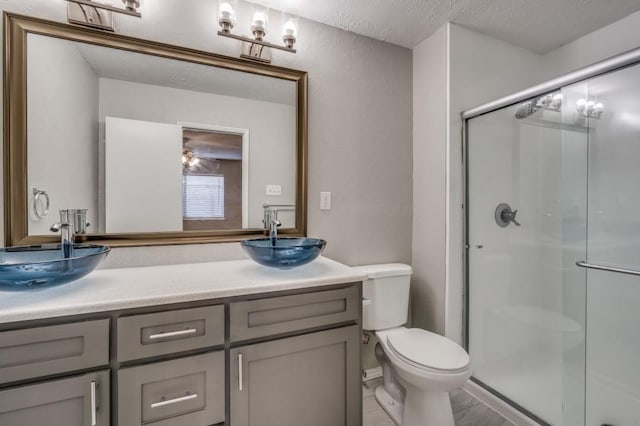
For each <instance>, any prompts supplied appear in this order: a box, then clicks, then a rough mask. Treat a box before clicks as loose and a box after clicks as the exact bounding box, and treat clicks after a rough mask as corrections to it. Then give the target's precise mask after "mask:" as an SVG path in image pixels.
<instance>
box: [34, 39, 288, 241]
mask: <svg viewBox="0 0 640 426" xmlns="http://www.w3.org/2000/svg"><path fill="white" fill-rule="evenodd" d="M28 52H29V59H28V60H29V67H28V88H27V95H28V104H29V110H28V119H27V124H28V135H29V136H28V137H29V141H28V147H29V148H28V149H29V154H28V155H29V157H28V173H29V175H28V181H29V182H28V184H29V187H31V186H32V185H36V186H38V187H39V188H42V189H43V190H46V191H47V193H48V194H49V196H50V198H51V212H50V214H49V215H48V216H47V217H46V218H45V219H43V220H38V219H37V218H36V217H34V216H33V214H32V215H30V216H31V217H30V222H29V234H30V235H42V234H47V233H48V232H49V231H48V229H49V227H50V226H51V224H53V223H54V222H55V221H57V217H56V216H57V209H59V208H88V209H89V221H90V222H91V223H92V227H91V228H90V231H91V232H98V233H102V232H105V224H106V221H105V211H108V210H113V209H112V208H111V206H109V205H108V203H109V200H108V198H105V186H104V185H105V170H108V169H109V167H115V168H116V169H117V168H118V165H109V164H107V165H105V164H104V159H105V158H106V157H105V155H104V154H105V151H104V143H105V117H114V118H126V119H131V120H138V121H144V122H150V123H159V124H166V125H174V126H175V125H178V123H181V122H190V123H198V124H200V125H203V126H205V127H206V126H213V127H216V126H217V127H226V128H229V127H230V128H241V129H246V130H248V131H249V134H250V139H249V146H250V149H249V150H248V151H249V159H248V164H249V165H250V166H249V167H250V169H249V173H248V175H249V182H248V184H247V186H248V194H247V198H248V208H247V210H248V219H247V221H245V223H246V222H248V227H249V228H262V226H263V225H262V217H263V211H262V204H263V203H271V204H285V205H295V198H296V183H295V181H296V168H295V163H296V146H295V139H296V88H295V83H293V82H291V81H286V80H280V79H276V78H268V77H264V76H257V75H253V74H248V73H241V72H236V71H230V70H224V69H217V68H212V67H208V66H204V65H200V64H193V63H187V62H182V61H175V60H168V59H166V58H159V57H153V56H149V55H143V54H138V53H133V52H127V51H120V50H117V49H110V48H105V47H100V46H93V45H86V44H82V43H76V42H71V41H67V40H62V39H56V38H51V37H45V36H40V35H34V34H29V38H28ZM60 58H64V60H62V61H61V60H60ZM122 64H126V67H123V66H122ZM220 93H222V94H220ZM230 93H236V96H229V94H230ZM85 94H89V95H85ZM138 154H139V155H140V157H139V158H137V160H136V161H137V164H138V169H137V170H136V172H137V173H147V172H148V171H149V170H155V169H157V167H154V166H153V165H152V163H153V162H154V159H155V158H156V157H157V153H156V152H154V149H153V147H149V148H148V150H147V152H146V153H143V152H142V151H140V153H138ZM58 157H60V158H58ZM179 157H180V155H179V156H178V158H179ZM273 184H275V185H280V187H281V188H282V194H281V195H280V196H267V195H266V186H267V185H273ZM132 197H133V198H131V200H130V201H131V202H133V201H134V199H135V195H133V196H132ZM142 200H143V198H140V199H139V201H140V202H138V203H133V204H131V203H125V204H128V208H129V209H134V208H136V206H138V207H140V208H142V209H145V207H144V206H143V204H144V203H143V202H142ZM105 201H106V205H105ZM31 202H32V199H31V198H30V200H29V203H31ZM156 207H158V206H156ZM180 208H181V206H180ZM170 210H176V206H167V208H166V209H165V210H164V211H165V212H168V211H170ZM145 211H146V210H145ZM124 215H130V216H131V217H133V216H136V214H133V213H132V212H131V211H129V212H128V213H122V214H120V216H121V217H123V216H124ZM137 216H141V217H142V216H144V213H141V214H139V215H137ZM280 219H281V221H282V223H283V227H293V226H294V225H295V215H294V212H293V211H290V212H286V211H283V212H282V213H281V218H280ZM122 225H123V224H121V225H119V226H118V227H116V228H113V227H112V228H111V230H110V229H106V232H137V231H139V230H140V229H139V227H137V226H133V227H132V228H131V229H130V230H128V231H127V229H126V227H124V228H123V227H122ZM181 229H182V228H180V229H179V230H181ZM160 230H164V231H166V230H168V229H158V230H157V231H160ZM145 231H146V232H153V230H151V229H145Z"/></svg>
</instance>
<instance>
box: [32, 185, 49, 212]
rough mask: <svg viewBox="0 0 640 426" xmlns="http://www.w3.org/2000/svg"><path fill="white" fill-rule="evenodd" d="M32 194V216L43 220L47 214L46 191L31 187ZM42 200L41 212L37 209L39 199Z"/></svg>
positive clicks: (47, 198)
mask: <svg viewBox="0 0 640 426" xmlns="http://www.w3.org/2000/svg"><path fill="white" fill-rule="evenodd" d="M32 192H33V214H34V215H36V217H37V218H38V219H44V218H45V216H46V215H47V214H48V213H49V205H50V203H49V194H47V191H44V190H42V189H38V187H36V186H33V187H32ZM41 198H44V210H42V212H41V211H40V210H39V209H38V206H39V205H40V204H42V203H40V199H41Z"/></svg>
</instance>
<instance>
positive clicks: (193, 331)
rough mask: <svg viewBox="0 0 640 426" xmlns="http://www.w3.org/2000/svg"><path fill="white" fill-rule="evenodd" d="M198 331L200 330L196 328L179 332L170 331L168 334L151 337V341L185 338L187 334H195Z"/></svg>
mask: <svg viewBox="0 0 640 426" xmlns="http://www.w3.org/2000/svg"><path fill="white" fill-rule="evenodd" d="M197 331H198V330H196V329H195V328H188V329H186V330H178V331H168V332H166V333H158V334H152V335H151V336H149V339H151V340H155V339H162V338H163V337H175V336H184V335H186V334H195V333H196V332H197Z"/></svg>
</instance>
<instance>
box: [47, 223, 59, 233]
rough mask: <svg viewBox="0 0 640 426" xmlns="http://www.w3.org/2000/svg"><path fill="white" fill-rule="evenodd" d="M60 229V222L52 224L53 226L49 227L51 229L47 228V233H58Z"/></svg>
mask: <svg viewBox="0 0 640 426" xmlns="http://www.w3.org/2000/svg"><path fill="white" fill-rule="evenodd" d="M61 228H62V224H61V223H60V222H58V223H54V224H53V225H51V228H49V231H51V232H58V231H60V229H61Z"/></svg>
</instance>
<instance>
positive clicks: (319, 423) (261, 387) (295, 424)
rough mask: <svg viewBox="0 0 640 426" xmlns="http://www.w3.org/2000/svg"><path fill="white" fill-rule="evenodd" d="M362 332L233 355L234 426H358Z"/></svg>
mask: <svg viewBox="0 0 640 426" xmlns="http://www.w3.org/2000/svg"><path fill="white" fill-rule="evenodd" d="M359 338H360V327H359V326H357V325H353V326H349V327H342V328H337V329H333V330H327V331H320V332H316V333H311V334H305V335H302V336H296V337H290V338H286V339H279V340H275V341H271V342H265V343H258V344H255V345H247V346H241V347H238V348H233V349H231V354H230V358H231V359H230V361H231V362H230V368H231V380H230V382H231V395H230V402H231V413H230V417H231V418H230V421H231V422H230V424H231V425H232V426H249V425H251V426H300V425H305V426H341V425H344V426H359V425H360V424H361V405H362V399H361V391H362V389H361V388H362V387H361V384H360V344H359Z"/></svg>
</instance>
